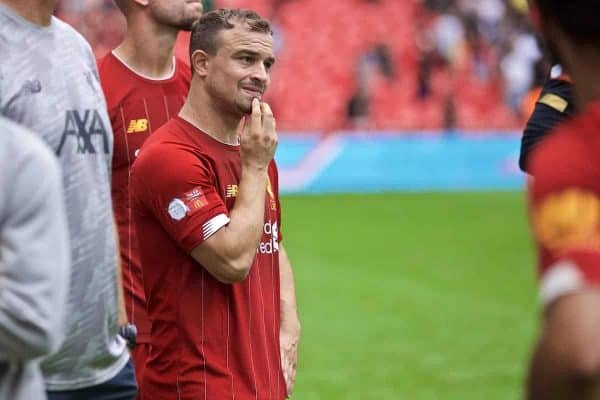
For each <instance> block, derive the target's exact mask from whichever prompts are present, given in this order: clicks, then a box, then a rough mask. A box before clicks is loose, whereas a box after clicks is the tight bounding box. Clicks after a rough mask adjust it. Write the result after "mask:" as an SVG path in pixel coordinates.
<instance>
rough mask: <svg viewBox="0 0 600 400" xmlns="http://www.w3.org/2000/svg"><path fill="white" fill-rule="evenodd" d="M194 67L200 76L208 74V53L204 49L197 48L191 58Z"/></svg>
mask: <svg viewBox="0 0 600 400" xmlns="http://www.w3.org/2000/svg"><path fill="white" fill-rule="evenodd" d="M190 61H191V63H192V69H193V70H194V73H195V74H197V75H198V76H206V75H208V61H209V57H208V54H207V53H206V52H205V51H204V50H195V51H194V52H193V53H192V58H191V60H190Z"/></svg>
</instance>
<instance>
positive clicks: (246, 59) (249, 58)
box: [240, 57, 253, 64]
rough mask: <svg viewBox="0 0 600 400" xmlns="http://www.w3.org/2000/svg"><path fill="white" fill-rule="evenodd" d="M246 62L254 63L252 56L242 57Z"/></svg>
mask: <svg viewBox="0 0 600 400" xmlns="http://www.w3.org/2000/svg"><path fill="white" fill-rule="evenodd" d="M240 60H242V62H243V63H244V64H252V61H253V60H252V57H242V58H240Z"/></svg>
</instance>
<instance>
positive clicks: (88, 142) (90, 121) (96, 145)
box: [56, 110, 110, 155]
mask: <svg viewBox="0 0 600 400" xmlns="http://www.w3.org/2000/svg"><path fill="white" fill-rule="evenodd" d="M69 141H74V142H75V143H76V144H77V147H76V151H77V154H97V153H98V152H103V153H105V154H108V153H109V149H110V146H109V134H108V131H107V129H106V127H105V126H104V123H103V122H102V117H101V116H100V113H99V112H98V110H83V112H81V111H79V110H67V112H66V114H65V127H64V129H63V133H62V137H61V139H60V144H59V145H58V150H57V151H56V153H57V154H58V155H60V154H62V152H63V149H64V146H65V144H67V142H69Z"/></svg>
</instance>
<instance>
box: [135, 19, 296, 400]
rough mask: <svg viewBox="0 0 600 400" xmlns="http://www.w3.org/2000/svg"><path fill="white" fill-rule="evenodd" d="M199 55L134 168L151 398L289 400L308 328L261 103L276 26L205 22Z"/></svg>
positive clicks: (194, 48) (193, 46)
mask: <svg viewBox="0 0 600 400" xmlns="http://www.w3.org/2000/svg"><path fill="white" fill-rule="evenodd" d="M190 54H191V65H192V69H193V76H192V85H191V88H190V93H189V95H188V98H187V100H186V103H185V105H184V107H183V109H182V110H181V112H180V114H179V116H178V117H176V118H174V119H172V120H171V121H169V122H168V123H167V124H166V125H164V126H163V127H162V128H160V129H159V130H158V131H157V132H156V133H155V134H154V135H153V136H152V137H150V139H149V140H148V141H147V142H146V143H145V144H144V146H143V148H142V150H141V152H140V154H139V157H138V158H137V160H136V161H135V163H134V166H133V169H132V181H131V189H132V192H131V194H132V207H133V214H134V220H135V226H136V230H137V232H138V242H139V244H140V255H141V260H142V264H143V266H144V287H145V292H146V295H147V300H148V313H149V316H150V319H151V320H152V336H151V344H152V345H151V350H150V357H149V359H148V362H147V364H146V372H145V375H144V382H143V386H144V393H145V394H144V399H148V400H150V399H151V400H167V399H174V398H177V399H181V400H198V399H219V400H226V399H236V400H251V399H252V400H256V399H272V400H281V399H284V398H285V397H286V395H287V396H289V395H290V394H291V391H292V388H293V384H294V379H295V374H296V359H297V346H298V342H299V337H300V323H299V321H298V316H297V312H296V299H295V289H294V281H293V275H292V269H291V265H290V261H289V259H288V257H287V254H286V251H285V249H284V247H283V245H282V243H281V240H282V236H281V232H280V227H281V210H280V204H279V196H278V177H277V168H276V165H275V163H274V161H273V154H274V152H275V147H276V142H277V134H276V132H275V120H274V118H273V114H272V112H271V109H270V108H269V106H268V105H267V104H266V103H261V102H260V99H261V98H262V95H263V94H264V92H265V90H266V89H267V87H268V85H269V82H270V76H269V70H270V68H271V66H272V65H273V63H274V56H273V40H272V36H271V29H270V26H269V23H268V22H267V21H265V20H263V19H261V17H260V16H259V15H257V14H256V13H254V12H251V11H247V10H237V9H236V10H217V11H212V12H209V13H207V14H205V15H204V16H203V17H202V18H200V20H199V21H198V22H196V23H195V25H194V27H193V29H192V37H191V41H190Z"/></svg>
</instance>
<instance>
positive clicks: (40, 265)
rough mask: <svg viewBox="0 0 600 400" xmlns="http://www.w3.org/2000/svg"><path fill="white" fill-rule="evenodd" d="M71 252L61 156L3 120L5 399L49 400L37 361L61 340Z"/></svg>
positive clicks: (1, 390) (0, 331)
mask: <svg viewBox="0 0 600 400" xmlns="http://www.w3.org/2000/svg"><path fill="white" fill-rule="evenodd" d="M69 276H70V248H69V241H68V233H67V219H66V215H65V210H64V200H63V194H62V178H61V172H60V167H59V165H58V162H57V160H56V157H55V156H54V155H53V154H52V152H51V151H50V150H49V149H48V148H47V146H46V145H45V144H44V143H43V142H42V141H41V140H40V139H39V138H37V137H36V136H34V135H33V134H31V133H30V132H28V131H26V130H25V129H24V128H22V127H20V126H17V125H16V124H14V123H12V122H10V121H9V120H7V119H5V118H1V117H0V399H11V400H38V399H45V398H46V394H45V389H44V381H43V378H42V374H41V371H40V367H39V360H38V359H39V357H42V356H46V355H48V354H50V353H52V352H54V351H56V350H58V348H59V345H60V343H61V341H62V339H63V337H64V332H63V330H64V329H63V325H64V324H63V317H64V315H65V310H66V302H67V293H68V288H69Z"/></svg>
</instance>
